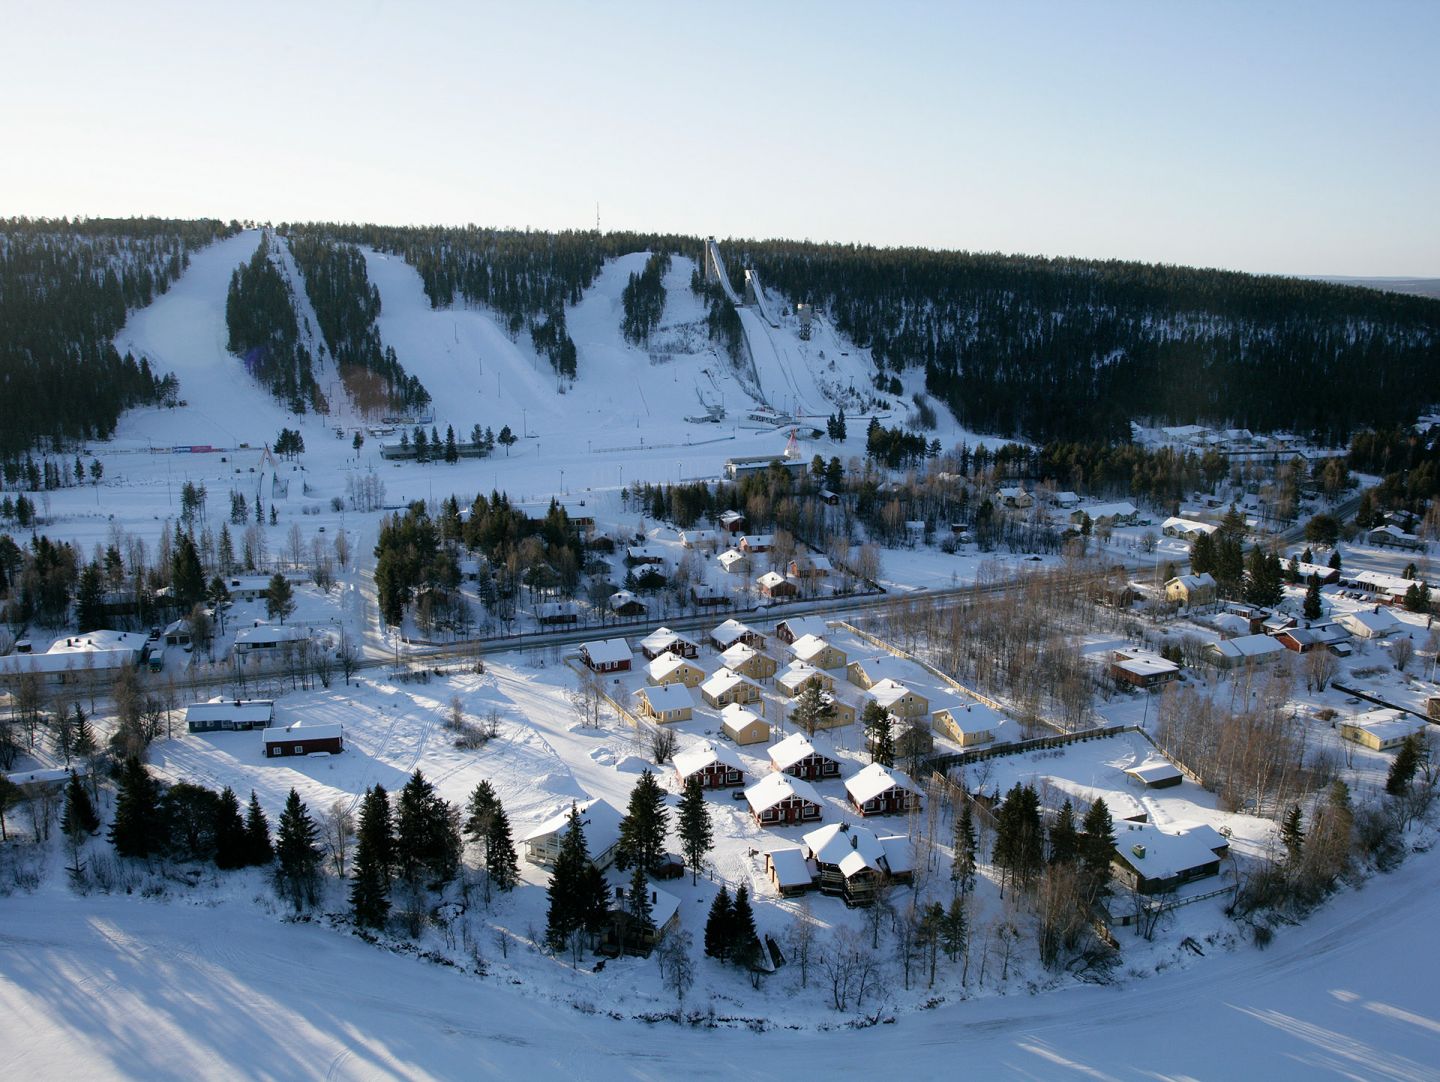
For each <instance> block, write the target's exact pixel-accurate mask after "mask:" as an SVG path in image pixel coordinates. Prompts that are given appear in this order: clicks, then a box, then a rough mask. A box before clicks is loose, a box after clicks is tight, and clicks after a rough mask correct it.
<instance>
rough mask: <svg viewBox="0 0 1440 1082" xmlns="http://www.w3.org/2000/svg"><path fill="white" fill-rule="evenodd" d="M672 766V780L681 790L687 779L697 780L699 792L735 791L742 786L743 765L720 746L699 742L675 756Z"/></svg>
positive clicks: (687, 781)
mask: <svg viewBox="0 0 1440 1082" xmlns="http://www.w3.org/2000/svg"><path fill="white" fill-rule="evenodd" d="M674 764H675V780H676V781H677V782H679V783H680V785H681V786H682V787H684V786H685V785H688V784H689V783H690V779H691V778H699V779H700V788H702V789H735V788H738V787H739V786H741V785H744V784H745V764H744V763H742V762H741V761H740V757H739V756H738V755H736V754H735V753H734V752H733V751H731V750H730V749H729V748H727V747H725V746H724V745H723V744H712V743H710V741H708V740H702V741H701V742H700V743H699V744H696V745H694V746H693V747H690V748H687V749H686V750H684V751H680V752H676V753H675V758H674Z"/></svg>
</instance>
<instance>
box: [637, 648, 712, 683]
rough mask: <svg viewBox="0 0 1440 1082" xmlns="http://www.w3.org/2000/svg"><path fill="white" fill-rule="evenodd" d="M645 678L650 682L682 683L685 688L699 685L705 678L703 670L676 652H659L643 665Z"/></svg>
mask: <svg viewBox="0 0 1440 1082" xmlns="http://www.w3.org/2000/svg"><path fill="white" fill-rule="evenodd" d="M645 679H646V680H648V681H649V682H650V683H652V684H659V685H662V686H663V685H665V684H684V685H685V686H686V687H687V688H693V687H699V686H700V683H701V681H703V680H704V679H705V670H704V669H702V668H700V666H699V665H696V664H695V663H693V662H690V661H686V660H685V659H684V658H683V657H679V656H678V655H676V654H661V655H660V656H659V657H657V658H656V659H655V660H654V661H652V662H650V664H649V665H646V666H645Z"/></svg>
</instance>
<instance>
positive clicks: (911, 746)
mask: <svg viewBox="0 0 1440 1082" xmlns="http://www.w3.org/2000/svg"><path fill="white" fill-rule="evenodd" d="M886 717H887V718H888V719H889V722H890V741H891V743H890V746H891V747H892V748H894V749H895V754H896V756H897V757H902V758H905V759H913V758H916V757H917V756H921V755H929V754H930V753H931V752H933V751H934V750H935V737H934V736H932V735H931V734H930V727H929V726H928V725H926V724H925V722H924V720H923V719H922V718H897V717H896V716H895V715H894V714H887V715H886ZM878 736H879V734H878V733H875V732H873V731H871V730H869V729H867V730H866V732H865V750H866V751H868V752H869V753H870V754H871V755H874V754H875V752H876V751H877V750H878V748H877V745H878V744H879V740H878Z"/></svg>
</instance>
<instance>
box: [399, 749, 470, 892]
mask: <svg viewBox="0 0 1440 1082" xmlns="http://www.w3.org/2000/svg"><path fill="white" fill-rule="evenodd" d="M395 866H396V871H397V872H398V874H399V876H400V878H401V879H403V880H404V881H405V882H406V883H407V884H409V885H410V886H411V887H412V888H418V887H421V886H429V887H431V888H432V889H436V888H438V887H440V886H441V885H443V884H445V883H447V882H449V881H450V880H451V879H454V878H455V873H456V871H458V869H459V867H460V822H459V815H458V813H457V812H456V811H455V809H454V808H453V807H451V805H450V804H449V803H448V802H447V801H445V800H443V799H442V798H441V797H440V796H439V795H438V794H437V793H436V792H435V787H434V786H433V785H431V784H430V782H428V781H427V780H426V779H425V775H424V774H422V773H421V772H420V771H418V770H417V771H415V773H414V774H412V775H411V776H410V780H409V781H408V782H406V783H405V787H404V788H403V789H401V790H400V797H399V799H398V800H396V802H395Z"/></svg>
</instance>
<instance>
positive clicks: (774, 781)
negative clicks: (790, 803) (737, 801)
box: [745, 774, 820, 814]
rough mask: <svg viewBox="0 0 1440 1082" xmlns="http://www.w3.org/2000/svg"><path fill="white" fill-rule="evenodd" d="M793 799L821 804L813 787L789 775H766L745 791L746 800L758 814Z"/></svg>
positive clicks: (818, 795)
mask: <svg viewBox="0 0 1440 1082" xmlns="http://www.w3.org/2000/svg"><path fill="white" fill-rule="evenodd" d="M791 797H799V798H800V799H801V800H808V801H809V802H810V803H812V804H817V805H818V804H819V803H820V794H819V793H817V792H816V791H815V787H814V786H813V785H811V784H810V783H809V782H807V781H801V780H800V779H799V778H792V777H791V776H790V775H789V774H766V775H765V776H764V777H763V778H761V779H760V780H759V781H757V782H756V783H755V784H754V785H752V786H750V788H748V789H746V790H745V800H746V801H747V802H748V803H749V805H750V809H751V810H752V811H754V812H756V813H757V814H758V813H759V812H763V811H766V810H768V809H770V808H773V807H774V806H775V805H776V804H779V803H780V802H781V801H784V800H788V799H790V798H791Z"/></svg>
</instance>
